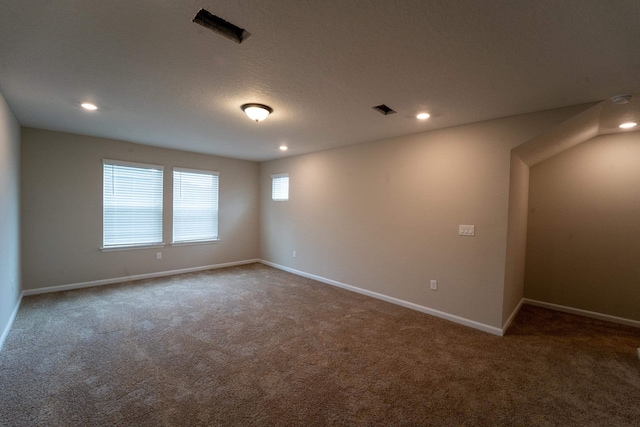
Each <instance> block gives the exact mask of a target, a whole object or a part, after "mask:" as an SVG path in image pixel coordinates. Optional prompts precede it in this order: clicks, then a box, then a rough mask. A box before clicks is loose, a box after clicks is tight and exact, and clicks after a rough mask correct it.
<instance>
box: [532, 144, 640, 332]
mask: <svg viewBox="0 0 640 427" xmlns="http://www.w3.org/2000/svg"><path fill="white" fill-rule="evenodd" d="M639 165H640V132H631V133H621V134H616V135H605V136H600V137H597V138H594V139H592V140H590V141H587V142H585V143H583V144H581V145H578V146H576V147H574V148H572V149H570V150H567V151H565V152H563V153H561V154H559V155H557V156H555V157H553V158H551V159H549V160H546V161H544V162H541V163H539V164H537V165H535V166H533V167H532V168H531V171H530V172H531V176H530V192H529V225H528V235H527V257H526V276H525V296H526V297H527V298H531V299H535V300H539V301H544V302H549V303H554V304H560V305H564V306H569V307H573V308H579V309H583V310H589V311H594V312H598V313H604V314H608V315H612V316H618V317H623V318H627V319H632V320H640V262H638V260H640V227H639V226H638V218H640V167H639Z"/></svg>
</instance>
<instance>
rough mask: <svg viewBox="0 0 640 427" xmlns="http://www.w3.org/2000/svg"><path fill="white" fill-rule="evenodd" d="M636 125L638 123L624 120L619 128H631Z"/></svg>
mask: <svg viewBox="0 0 640 427" xmlns="http://www.w3.org/2000/svg"><path fill="white" fill-rule="evenodd" d="M636 126H638V124H637V123H635V122H626V123H623V124H621V125H620V129H631V128H633V127H636Z"/></svg>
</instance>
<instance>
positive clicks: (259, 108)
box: [240, 104, 273, 122]
mask: <svg viewBox="0 0 640 427" xmlns="http://www.w3.org/2000/svg"><path fill="white" fill-rule="evenodd" d="M240 108H242V111H244V112H245V114H246V115H247V116H249V118H250V119H251V120H255V121H256V122H261V121H263V120H264V119H266V118H267V117H269V114H271V113H273V108H271V107H269V106H268V105H264V104H243V105H242V106H241V107H240Z"/></svg>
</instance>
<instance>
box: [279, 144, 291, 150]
mask: <svg viewBox="0 0 640 427" xmlns="http://www.w3.org/2000/svg"><path fill="white" fill-rule="evenodd" d="M288 149H289V147H287V146H286V145H281V146H280V151H287V150H288Z"/></svg>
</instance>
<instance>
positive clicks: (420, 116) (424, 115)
mask: <svg viewBox="0 0 640 427" xmlns="http://www.w3.org/2000/svg"><path fill="white" fill-rule="evenodd" d="M429 117H431V114H429V113H420V114H418V115H417V116H416V118H417V119H418V120H427V119H428V118H429Z"/></svg>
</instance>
